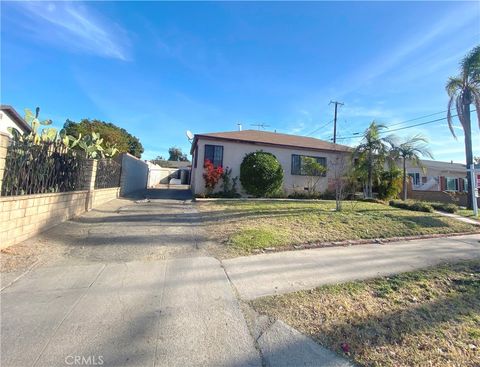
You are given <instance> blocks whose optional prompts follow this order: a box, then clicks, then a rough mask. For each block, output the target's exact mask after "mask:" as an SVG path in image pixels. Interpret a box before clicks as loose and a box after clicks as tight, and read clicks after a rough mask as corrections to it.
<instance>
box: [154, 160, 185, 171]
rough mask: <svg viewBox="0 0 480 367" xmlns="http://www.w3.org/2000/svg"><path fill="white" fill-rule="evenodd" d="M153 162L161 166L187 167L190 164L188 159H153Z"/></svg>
mask: <svg viewBox="0 0 480 367" xmlns="http://www.w3.org/2000/svg"><path fill="white" fill-rule="evenodd" d="M155 164H157V165H158V166H160V167H163V168H179V169H180V168H189V167H191V166H192V162H190V161H168V160H166V159H164V160H155Z"/></svg>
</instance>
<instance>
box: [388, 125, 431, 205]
mask: <svg viewBox="0 0 480 367" xmlns="http://www.w3.org/2000/svg"><path fill="white" fill-rule="evenodd" d="M385 140H387V141H388V143H389V144H390V146H391V150H390V152H391V155H392V158H393V159H401V160H402V168H403V193H402V196H403V197H402V199H403V200H407V161H410V162H411V163H412V164H413V165H414V166H417V167H420V168H422V170H423V166H422V162H421V160H420V157H421V156H426V157H429V158H433V155H432V153H431V152H430V150H429V149H428V148H427V146H426V144H427V143H428V140H427V139H426V138H424V137H423V136H421V135H420V134H418V135H415V136H412V137H410V138H407V139H405V140H404V141H401V142H400V141H399V140H398V138H397V137H395V136H393V135H390V136H388V137H387V138H385Z"/></svg>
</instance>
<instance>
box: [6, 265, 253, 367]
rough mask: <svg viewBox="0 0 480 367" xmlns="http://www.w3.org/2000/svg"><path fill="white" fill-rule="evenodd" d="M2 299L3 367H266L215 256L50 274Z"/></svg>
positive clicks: (31, 278)
mask: <svg viewBox="0 0 480 367" xmlns="http://www.w3.org/2000/svg"><path fill="white" fill-rule="evenodd" d="M1 298H2V338H1V344H2V355H1V365H2V366H49V367H50V366H65V365H68V363H69V362H71V361H73V360H74V358H75V356H81V357H84V358H90V361H92V360H96V361H97V364H98V363H99V361H100V360H101V361H103V363H102V365H104V366H182V367H183V366H229V367H230V366H239V367H240V366H261V358H260V356H259V353H258V351H257V350H256V349H255V346H254V342H253V339H252V337H251V335H250V333H249V331H248V328H247V325H246V322H245V320H244V318H243V315H242V312H241V310H240V307H239V304H238V301H237V300H236V298H235V296H234V294H233V292H232V289H231V286H230V284H229V282H228V279H227V277H226V275H225V273H224V271H223V269H222V268H221V266H220V263H219V262H218V261H217V260H215V259H213V258H207V257H192V258H186V259H171V260H165V261H152V262H131V263H117V264H99V263H97V264H91V265H79V266H65V267H58V266H54V267H44V268H40V269H37V270H35V271H32V272H30V273H29V274H27V275H26V276H25V277H24V278H22V279H21V280H20V281H18V282H17V283H14V284H13V285H12V286H10V287H8V288H6V289H5V290H4V291H3V292H2V295H1ZM90 364H91V363H90Z"/></svg>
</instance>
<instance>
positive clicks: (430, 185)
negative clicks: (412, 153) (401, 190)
mask: <svg viewBox="0 0 480 367" xmlns="http://www.w3.org/2000/svg"><path fill="white" fill-rule="evenodd" d="M407 174H408V175H409V176H410V177H411V180H412V188H413V190H418V191H456V192H464V191H467V168H466V166H465V165H464V164H461V163H453V162H441V161H432V160H422V161H421V167H418V166H414V165H412V164H411V163H410V162H407Z"/></svg>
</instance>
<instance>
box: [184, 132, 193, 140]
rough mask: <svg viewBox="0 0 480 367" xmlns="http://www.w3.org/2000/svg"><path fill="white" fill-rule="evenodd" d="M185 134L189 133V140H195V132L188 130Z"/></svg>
mask: <svg viewBox="0 0 480 367" xmlns="http://www.w3.org/2000/svg"><path fill="white" fill-rule="evenodd" d="M185 134H186V135H187V138H188V140H190V141H192V140H193V133H192V132H191V131H190V130H187V131H186V132H185Z"/></svg>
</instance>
